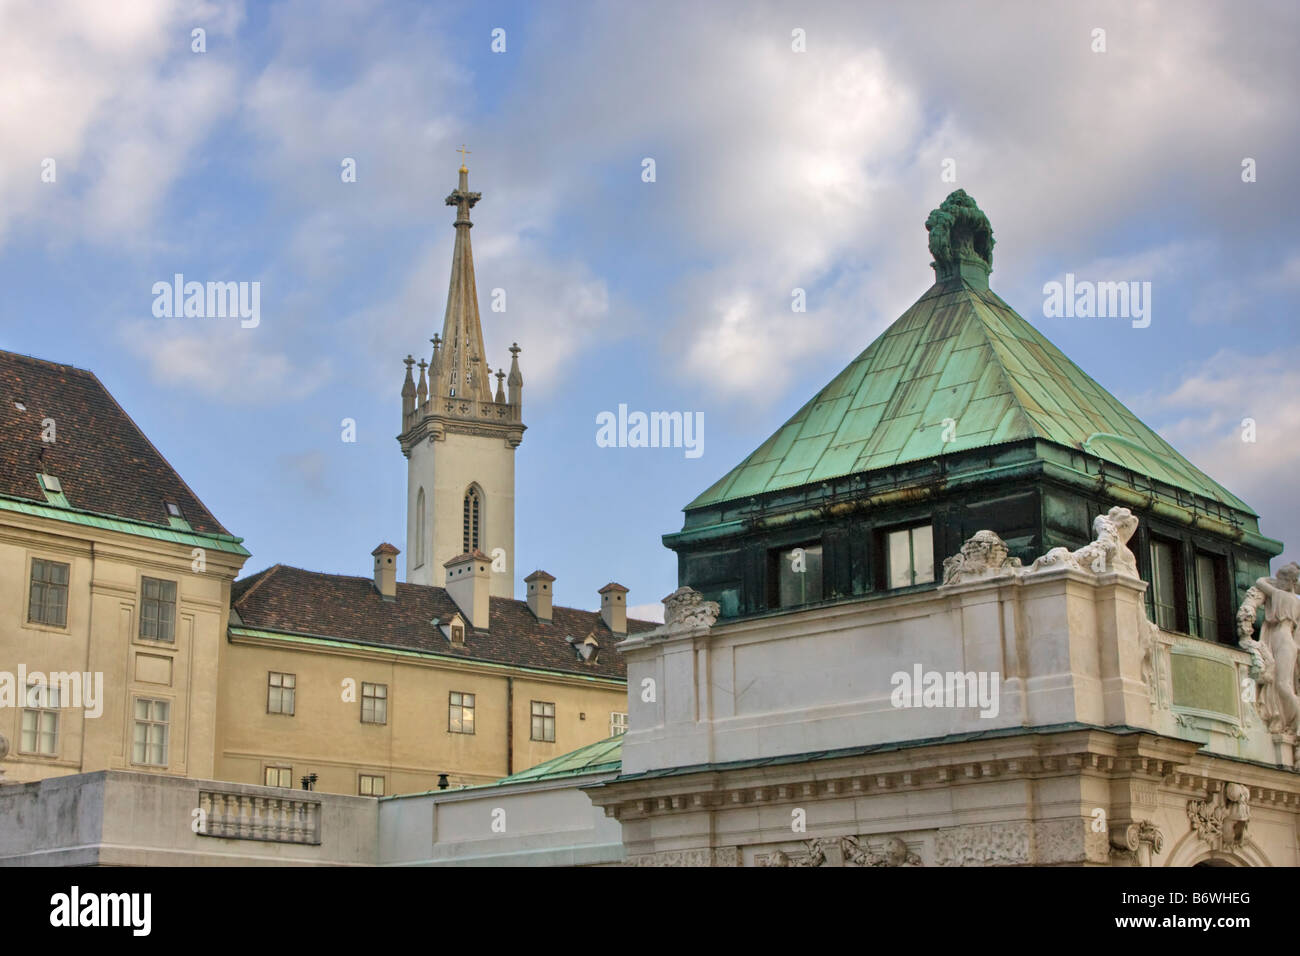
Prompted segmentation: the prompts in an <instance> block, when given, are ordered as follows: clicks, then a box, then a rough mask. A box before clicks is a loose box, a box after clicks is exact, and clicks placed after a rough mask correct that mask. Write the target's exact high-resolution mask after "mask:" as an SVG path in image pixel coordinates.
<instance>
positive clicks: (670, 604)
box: [653, 587, 720, 635]
mask: <svg viewBox="0 0 1300 956" xmlns="http://www.w3.org/2000/svg"><path fill="white" fill-rule="evenodd" d="M663 605H664V623H663V626H662V627H660V628H658V629H657V630H655V631H654V632H653V633H654V634H656V635H668V634H678V633H681V632H683V631H693V630H695V629H696V628H710V627H712V626H713V625H714V623H715V622H716V621H717V620H718V612H719V610H720V608H719V606H718V602H717V601H706V600H704V595H702V594H700V592H699V591H696V590H695V589H694V588H688V587H680V588H678V589H677V590H676V591H674V592H673V593H672V594H670V595H668V596H667V597H666V598H664V599H663Z"/></svg>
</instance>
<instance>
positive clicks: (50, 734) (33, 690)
mask: <svg viewBox="0 0 1300 956" xmlns="http://www.w3.org/2000/svg"><path fill="white" fill-rule="evenodd" d="M25 704H26V708H25V709H24V710H23V720H22V736H21V739H20V740H19V748H18V749H19V750H20V751H22V752H23V753H27V754H40V755H41V756H42V757H57V756H58V755H59V689H58V688H57V687H50V686H48V685H46V684H36V683H32V684H28V685H27V699H26V701H25Z"/></svg>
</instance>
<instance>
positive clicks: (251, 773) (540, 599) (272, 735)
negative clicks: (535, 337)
mask: <svg viewBox="0 0 1300 956" xmlns="http://www.w3.org/2000/svg"><path fill="white" fill-rule="evenodd" d="M467 173H468V171H467V170H466V169H465V168H464V167H462V168H461V170H460V179H459V184H458V188H457V189H456V190H455V191H454V192H453V193H452V194H451V196H449V197H448V199H447V202H448V204H449V205H452V206H455V207H456V211H457V213H456V220H455V223H454V226H455V230H456V242H455V245H454V250H453V261H452V269H451V281H450V286H449V293H448V298H447V310H446V314H445V316H444V319H443V331H442V335H441V336H437V335H435V336H434V337H433V340H432V341H433V346H434V347H433V353H432V355H431V356H430V360H429V361H428V362H425V361H424V360H423V359H422V360H421V361H420V363H419V382H418V385H417V384H416V381H415V379H414V378H413V374H412V368H413V366H415V364H416V363H415V361H414V359H412V358H411V357H410V356H408V357H407V359H406V378H405V381H404V383H403V385H402V389H401V432H400V434H399V435H398V444H399V446H400V449H401V451H402V454H403V455H404V457H405V458H406V460H407V476H408V508H407V511H408V514H407V521H406V536H407V547H408V551H409V552H410V553H408V555H407V558H408V560H407V562H406V575H405V581H404V582H402V583H398V582H397V557H398V555H399V553H400V552H399V551H398V549H397V548H396V547H394V546H393V545H390V544H382V545H380V546H379V547H378V548H376V549H375V551H374V552H373V553H372V555H371V557H372V558H373V559H374V560H373V574H372V575H371V576H369V577H348V576H344V575H330V574H321V573H317V572H312V571H306V570H302V569H298V568H289V567H285V566H282V565H278V564H277V565H273V566H272V567H270V568H267V569H265V570H263V571H261V572H258V573H256V574H252V575H249V576H246V577H244V578H242V579H239V580H236V579H237V576H238V575H239V574H240V573H241V569H242V568H243V565H244V562H245V561H246V560H247V559H248V558H249V553H248V551H246V550H245V549H244V548H243V546H242V544H241V543H240V541H241V539H239V538H236V537H234V536H232V535H231V534H230V533H229V532H228V531H227V530H226V529H225V528H224V527H223V526H222V525H221V524H220V523H219V522H218V521H217V519H216V518H215V517H214V516H213V515H212V514H211V513H210V512H209V511H208V510H207V508H206V507H204V505H203V504H202V503H201V502H200V501H199V500H198V498H197V497H196V496H195V495H194V494H193V493H192V492H191V491H190V489H189V488H188V487H187V486H186V485H185V482H184V481H183V480H182V479H181V477H180V475H178V474H177V473H176V472H175V470H174V469H172V467H171V465H170V464H168V463H167V461H166V460H165V459H164V458H163V457H162V455H161V454H160V453H159V452H158V451H157V449H155V448H154V446H153V445H152V444H151V443H150V442H149V440H148V439H147V438H146V437H145V436H144V434H143V433H142V432H141V431H140V429H139V428H138V427H136V425H135V423H134V422H132V421H131V419H130V418H129V417H128V416H127V414H126V412H125V411H124V410H122V408H121V407H120V406H119V405H118V404H117V403H116V401H114V399H113V398H112V396H111V395H110V394H109V393H108V391H107V390H106V389H105V388H104V386H103V385H102V384H101V383H100V382H99V381H98V379H96V378H95V376H94V375H93V374H92V373H90V372H87V371H83V370H80V369H75V368H71V367H69V366H64V365H57V364H55V363H51V362H45V361H42V360H39V359H33V358H30V357H27V356H21V355H16V354H14V353H9V352H0V429H3V431H2V432H0V437H2V438H3V442H0V735H3V736H4V738H5V739H6V742H7V743H8V750H9V756H8V757H7V759H6V762H5V764H4V766H3V767H0V772H3V773H4V774H5V775H6V779H7V780H10V781H18V782H25V781H29V780H37V779H42V778H44V777H49V776H57V775H61V774H70V773H79V772H87V771H95V770H104V769H109V770H148V771H150V772H157V773H164V774H175V775H181V776H189V777H200V778H216V779H223V780H229V781H233V782H239V783H251V784H260V785H270V786H276V787H286V788H289V787H292V788H300V787H303V786H304V785H305V786H307V787H309V788H311V789H315V790H319V791H326V792H333V793H341V794H357V795H363V796H380V795H387V794H394V793H410V792H417V791H424V790H430V789H434V788H436V787H439V786H442V787H447V786H459V785H462V784H474V783H484V782H490V781H494V780H497V779H499V778H501V777H504V776H507V775H509V774H511V773H516V772H519V771H521V770H525V769H528V768H529V767H532V766H535V765H536V764H539V763H542V762H544V761H547V760H550V759H551V758H553V757H556V756H558V755H560V754H563V753H566V752H568V751H570V750H573V749H575V748H578V747H582V746H585V745H587V744H590V743H594V742H596V741H600V740H603V739H605V738H607V737H609V736H611V735H612V734H615V733H621V732H622V731H623V730H624V729H625V728H626V719H627V713H626V712H627V694H626V676H625V668H624V665H623V662H622V660H621V659H620V658H619V655H618V654H617V653H616V652H615V651H614V650H613V645H614V644H615V643H617V642H618V641H619V640H621V639H623V638H624V637H626V636H627V635H628V634H629V633H635V632H637V631H640V630H646V629H649V628H651V627H653V626H654V625H653V624H651V623H649V622H639V621H628V620H627V614H626V595H627V589H626V588H623V587H622V586H621V585H618V584H614V583H610V584H608V585H606V587H605V588H602V589H601V591H600V593H599V594H598V595H593V596H592V597H593V599H595V600H596V601H597V603H598V606H599V608H600V609H599V610H598V611H582V610H576V609H573V608H567V607H553V604H552V597H553V589H554V583H555V579H554V578H553V577H552V576H551V575H549V574H547V573H546V572H544V571H535V572H533V573H532V574H531V575H529V576H528V578H526V579H525V582H524V583H525V585H526V588H527V592H528V598H527V600H526V601H521V600H515V599H514V598H513V594H514V580H513V574H514V567H515V561H514V559H515V555H514V500H515V493H514V479H515V475H514V453H515V450H516V448H518V446H519V445H520V443H521V442H522V440H523V434H524V430H525V426H524V424H523V418H522V387H523V376H522V375H521V374H520V371H519V363H518V356H519V351H520V350H519V348H518V347H517V346H512V347H511V349H510V357H511V361H510V372H509V375H508V376H507V373H506V372H505V371H503V370H502V371H498V372H497V373H496V375H495V377H496V389H495V392H493V390H492V387H491V385H492V382H491V379H492V378H493V373H492V370H491V368H490V367H489V366H488V364H487V361H486V358H485V356H486V354H487V353H486V349H485V347H484V342H483V331H482V328H481V324H480V318H479V311H478V301H477V291H476V288H475V279H474V266H473V256H472V253H471V251H470V240H469V230H470V227H471V223H470V221H469V214H470V209H471V208H473V206H474V205H475V203H477V202H478V200H479V198H480V197H479V194H478V193H471V192H469V187H468V180H467ZM426 371H427V375H426ZM394 457H395V458H396V456H394ZM51 674H52V675H56V679H53V680H48V679H47V675H51ZM88 703H89V706H87V704H88ZM4 749H5V747H4V744H3V743H0V751H3V750H4Z"/></svg>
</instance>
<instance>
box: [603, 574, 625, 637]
mask: <svg viewBox="0 0 1300 956" xmlns="http://www.w3.org/2000/svg"><path fill="white" fill-rule="evenodd" d="M599 593H600V618H601V620H603V621H604V622H605V626H606V627H608V628H609V629H610V630H611V631H613V632H614V633H615V634H626V633H627V588H625V587H623V585H621V584H615V583H614V582H613V581H611V582H610V583H609V584H606V585H605V586H604V587H603V588H601V589H600V592H599Z"/></svg>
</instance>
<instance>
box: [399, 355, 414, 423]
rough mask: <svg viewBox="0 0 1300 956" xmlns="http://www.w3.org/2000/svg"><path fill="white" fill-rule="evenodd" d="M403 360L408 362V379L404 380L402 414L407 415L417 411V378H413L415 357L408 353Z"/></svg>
mask: <svg viewBox="0 0 1300 956" xmlns="http://www.w3.org/2000/svg"><path fill="white" fill-rule="evenodd" d="M403 361H404V362H405V363H406V381H404V382H402V414H403V415H404V416H405V415H409V414H411V412H413V411H415V380H414V379H413V378H411V366H412V365H414V364H415V359H414V358H412V357H411V356H409V355H408V356H407V357H406V358H405V359H404V360H403Z"/></svg>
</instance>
